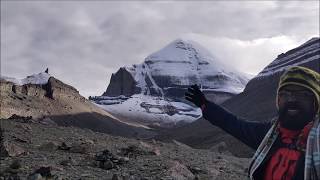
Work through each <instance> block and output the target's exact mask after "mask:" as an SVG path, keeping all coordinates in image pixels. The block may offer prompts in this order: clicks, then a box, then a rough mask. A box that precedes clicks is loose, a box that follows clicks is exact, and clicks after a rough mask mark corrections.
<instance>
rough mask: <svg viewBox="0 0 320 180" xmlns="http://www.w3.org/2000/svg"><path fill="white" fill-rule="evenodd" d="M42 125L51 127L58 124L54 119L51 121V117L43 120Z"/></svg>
mask: <svg viewBox="0 0 320 180" xmlns="http://www.w3.org/2000/svg"><path fill="white" fill-rule="evenodd" d="M39 122H40V124H43V125H49V126H56V125H57V123H56V122H54V121H53V120H52V119H50V118H49V117H44V118H43V119H41V120H40V121H39Z"/></svg>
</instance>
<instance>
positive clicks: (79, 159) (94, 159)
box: [0, 118, 249, 180]
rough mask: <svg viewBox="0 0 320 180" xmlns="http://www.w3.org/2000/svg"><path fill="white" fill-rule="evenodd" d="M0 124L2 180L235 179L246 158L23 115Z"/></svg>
mask: <svg viewBox="0 0 320 180" xmlns="http://www.w3.org/2000/svg"><path fill="white" fill-rule="evenodd" d="M0 123H1V131H0V132H1V142H0V148H1V164H0V178H1V179H27V177H28V179H30V180H36V179H37V180H39V179H45V178H47V179H106V180H108V179H110V180H111V179H112V180H129V179H130V180H142V179H144V180H153V179H154V180H159V179H162V180H184V179H186V180H195V179H201V180H206V179H207V180H209V179H210V180H212V179H217V180H232V179H234V180H238V179H245V176H246V172H245V171H246V167H247V165H248V163H249V159H245V158H235V157H233V156H229V155H227V154H225V153H224V152H218V151H215V152H212V151H209V150H198V149H193V148H191V147H188V146H186V145H184V144H182V143H179V142H177V141H175V142H174V143H162V142H159V141H156V140H139V139H126V138H121V137H115V136H110V135H107V134H102V133H97V132H93V131H91V130H88V129H79V128H75V127H61V126H57V125H56V124H54V123H50V124H48V123H47V122H46V123H44V122H43V121H37V120H34V119H28V118H17V119H10V120H6V119H0Z"/></svg>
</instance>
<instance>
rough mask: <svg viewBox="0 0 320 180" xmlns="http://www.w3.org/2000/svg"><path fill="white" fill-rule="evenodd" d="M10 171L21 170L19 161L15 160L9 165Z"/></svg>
mask: <svg viewBox="0 0 320 180" xmlns="http://www.w3.org/2000/svg"><path fill="white" fill-rule="evenodd" d="M10 168H11V169H20V168H21V161H20V160H18V159H16V160H14V161H13V162H12V163H11V164H10Z"/></svg>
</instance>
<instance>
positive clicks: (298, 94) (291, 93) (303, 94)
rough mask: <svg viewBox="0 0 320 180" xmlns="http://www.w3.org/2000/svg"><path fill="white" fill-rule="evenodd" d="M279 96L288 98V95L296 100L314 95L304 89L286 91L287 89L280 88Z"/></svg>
mask: <svg viewBox="0 0 320 180" xmlns="http://www.w3.org/2000/svg"><path fill="white" fill-rule="evenodd" d="M279 97H281V98H285V99H288V98H289V97H293V98H296V99H298V100H309V99H312V98H313V97H314V95H313V94H312V93H311V92H309V91H305V90H302V91H301V90H300V91H288V90H282V91H280V92H279Z"/></svg>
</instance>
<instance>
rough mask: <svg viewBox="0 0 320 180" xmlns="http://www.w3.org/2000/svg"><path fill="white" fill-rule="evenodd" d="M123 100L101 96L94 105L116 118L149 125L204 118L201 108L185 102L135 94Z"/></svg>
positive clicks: (173, 123)
mask: <svg viewBox="0 0 320 180" xmlns="http://www.w3.org/2000/svg"><path fill="white" fill-rule="evenodd" d="M122 98H125V100H124V99H122V100H121V98H112V97H104V96H99V97H96V99H95V102H94V103H95V104H97V106H99V107H101V108H102V109H104V110H106V111H107V112H111V113H112V114H114V115H115V116H117V115H118V116H125V117H130V118H131V119H140V120H141V122H145V123H146V124H149V125H150V124H154V123H159V124H160V125H163V124H170V125H175V124H176V123H178V122H186V123H190V122H193V121H195V120H197V119H199V118H200V117H201V116H202V114H201V110H200V109H199V108H195V107H193V106H190V105H188V104H186V103H183V102H176V101H168V100H165V99H163V98H161V97H154V96H148V95H143V94H135V95H133V96H131V97H130V98H126V97H122ZM116 101H118V102H116ZM110 104H112V105H110Z"/></svg>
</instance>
